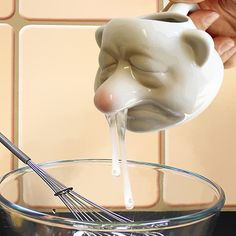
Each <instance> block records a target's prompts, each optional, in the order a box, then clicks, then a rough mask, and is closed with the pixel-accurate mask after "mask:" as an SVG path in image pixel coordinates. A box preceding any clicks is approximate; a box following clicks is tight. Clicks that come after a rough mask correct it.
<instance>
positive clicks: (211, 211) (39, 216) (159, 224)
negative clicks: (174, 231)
mask: <svg viewBox="0 0 236 236" xmlns="http://www.w3.org/2000/svg"><path fill="white" fill-rule="evenodd" d="M81 162H99V163H102V162H106V163H108V162H109V163H110V162H111V159H110V158H103V159H95V158H84V159H71V160H57V161H50V162H43V163H40V164H39V165H40V166H41V167H46V168H47V167H50V166H54V165H62V164H65V163H81ZM127 163H128V164H134V165H144V166H150V167H152V168H159V169H167V170H170V171H175V172H179V173H184V174H186V175H189V176H191V177H194V178H196V179H199V180H201V181H202V182H205V183H207V184H208V185H209V187H211V188H212V189H214V191H215V192H216V193H217V194H218V197H219V199H218V201H216V203H215V204H213V205H212V206H211V207H209V208H206V209H203V210H201V211H199V212H195V213H189V214H187V215H184V216H178V217H170V218H166V219H164V220H163V219H160V220H152V221H135V222H131V223H95V222H83V221H78V220H75V219H71V218H65V217H59V216H52V215H49V214H46V213H43V212H39V211H36V210H32V209H29V208H26V207H22V206H20V205H17V204H15V203H13V202H10V201H8V200H7V199H6V198H4V197H3V196H2V194H1V192H0V208H1V207H2V208H3V209H5V210H7V211H9V212H14V213H15V214H18V215H20V216H21V217H23V218H25V219H28V220H30V221H34V222H38V223H42V224H46V225H52V224H53V225H55V226H57V227H62V228H70V229H74V230H82V231H91V232H92V231H104V230H105V231H107V232H109V231H114V230H115V231H116V232H140V231H145V232H146V231H153V230H157V229H158V230H163V229H170V228H177V227H181V226H183V225H185V226H186V225H189V224H194V223H197V222H200V221H203V220H205V219H207V218H210V217H211V216H214V215H215V214H217V213H218V212H219V211H220V210H221V208H222V207H223V206H224V203H225V193H224V190H223V189H222V188H221V187H220V186H219V185H218V184H216V183H215V182H214V181H212V180H210V179H209V178H206V177H204V176H202V175H200V174H197V173H195V172H192V171H188V170H184V169H181V168H177V167H172V166H168V165H164V164H158V163H152V162H143V161H133V160H127ZM31 171H32V170H31V168H30V167H28V166H25V167H21V168H18V169H16V170H13V171H10V172H8V173H6V174H5V175H3V176H2V177H1V178H0V185H1V183H2V182H3V181H4V180H5V179H6V178H8V177H10V176H12V175H17V174H20V173H23V172H31ZM32 172H33V171H32Z"/></svg>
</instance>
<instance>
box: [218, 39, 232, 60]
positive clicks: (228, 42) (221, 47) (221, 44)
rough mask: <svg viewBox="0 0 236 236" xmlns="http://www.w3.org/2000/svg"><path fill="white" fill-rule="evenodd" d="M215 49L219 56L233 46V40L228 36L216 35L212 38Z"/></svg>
mask: <svg viewBox="0 0 236 236" xmlns="http://www.w3.org/2000/svg"><path fill="white" fill-rule="evenodd" d="M214 43H215V49H216V51H217V52H218V53H219V55H220V56H222V55H223V54H225V53H226V52H228V51H229V50H230V49H232V48H233V47H234V46H235V41H234V40H233V39H232V38H229V37H223V36H218V37H215V38H214Z"/></svg>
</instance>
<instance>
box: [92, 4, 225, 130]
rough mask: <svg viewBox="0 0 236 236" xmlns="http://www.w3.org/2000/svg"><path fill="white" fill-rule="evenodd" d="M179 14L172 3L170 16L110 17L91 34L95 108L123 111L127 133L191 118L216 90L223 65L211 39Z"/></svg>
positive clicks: (206, 104) (165, 13)
mask: <svg viewBox="0 0 236 236" xmlns="http://www.w3.org/2000/svg"><path fill="white" fill-rule="evenodd" d="M182 5H184V6H186V4H182ZM176 9H177V10H176ZM179 9H180V10H179ZM185 13H187V12H184V14H185ZM184 14H183V8H182V6H180V7H179V6H178V4H177V5H175V8H174V9H172V11H169V12H163V13H155V14H152V15H148V16H145V17H142V18H125V19H113V20H111V21H110V22H108V23H107V24H106V25H104V26H101V27H100V28H99V29H98V30H97V32H96V40H97V43H98V46H99V47H100V55H99V69H98V72H97V75H96V80H95V97H94V101H95V105H96V107H97V108H98V109H99V110H100V111H102V112H103V113H114V112H117V111H120V110H122V109H124V108H127V109H128V117H127V128H128V129H129V130H131V131H135V132H145V131H153V130H160V129H164V128H167V127H170V126H174V125H177V124H180V123H183V122H185V121H187V120H190V119H191V118H193V117H196V116H197V115H198V114H199V113H201V112H202V111H203V110H204V109H205V108H206V107H207V106H208V105H209V104H210V103H211V101H212V100H213V99H214V97H215V96H216V94H217V92H218V90H219V87H220V85H221V82H222V79H223V64H222V61H221V59H220V57H219V56H218V54H217V52H216V51H215V49H214V43H213V40H212V38H211V37H210V36H209V35H208V34H207V33H206V32H204V31H201V30H198V29H196V27H195V25H194V24H193V22H192V21H191V19H190V18H189V17H187V16H186V15H184Z"/></svg>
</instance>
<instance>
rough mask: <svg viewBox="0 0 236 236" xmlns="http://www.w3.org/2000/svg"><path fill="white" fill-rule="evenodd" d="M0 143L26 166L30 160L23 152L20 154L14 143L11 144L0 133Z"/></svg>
mask: <svg viewBox="0 0 236 236" xmlns="http://www.w3.org/2000/svg"><path fill="white" fill-rule="evenodd" d="M0 142H1V143H2V144H3V145H4V146H5V147H6V148H7V149H8V150H9V151H10V152H11V153H13V154H14V155H15V156H16V157H17V158H19V159H20V160H21V161H22V162H24V163H25V164H27V162H28V161H29V160H31V159H30V158H29V157H28V156H27V155H26V154H25V153H24V152H22V151H21V150H20V149H19V148H18V147H17V146H15V144H14V143H12V142H11V141H10V140H9V139H8V138H7V137H6V136H4V135H3V134H2V133H0Z"/></svg>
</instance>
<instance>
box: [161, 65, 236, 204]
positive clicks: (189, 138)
mask: <svg viewBox="0 0 236 236" xmlns="http://www.w3.org/2000/svg"><path fill="white" fill-rule="evenodd" d="M235 75H236V69H231V70H226V71H225V80H224V82H223V85H222V88H221V90H220V93H219V94H218V96H217V98H216V99H215V101H214V102H213V104H211V105H210V107H209V108H208V109H207V110H206V111H205V112H204V113H203V114H201V115H200V116H199V117H198V118H196V119H195V120H193V121H191V122H189V123H186V124H185V125H183V126H180V127H177V128H173V129H170V130H169V131H168V136H167V137H168V155H167V158H166V162H167V164H168V165H173V166H178V167H181V168H185V169H189V170H192V171H195V172H198V173H200V174H203V175H205V176H206V177H209V178H211V179H213V180H215V181H216V182H217V183H218V184H220V185H221V186H222V187H223V189H224V190H225V192H226V195H227V205H236V189H235V188H234V187H233V186H234V184H235V183H234V182H235V178H236V172H235V166H236V149H235V140H236V125H235V120H236V97H235V86H236V80H235ZM174 185H175V181H173V186H174ZM189 194H191V191H190V192H189ZM172 200H173V201H175V200H174V196H173V199H172ZM169 201H171V199H169Z"/></svg>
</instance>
